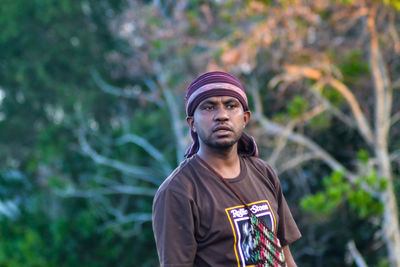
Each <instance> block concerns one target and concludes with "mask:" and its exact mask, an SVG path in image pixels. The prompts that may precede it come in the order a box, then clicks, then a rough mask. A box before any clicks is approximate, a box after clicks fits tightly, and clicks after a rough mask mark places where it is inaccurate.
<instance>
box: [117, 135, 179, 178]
mask: <svg viewBox="0 0 400 267" xmlns="http://www.w3.org/2000/svg"><path fill="white" fill-rule="evenodd" d="M126 143H134V144H136V145H138V146H140V147H141V148H143V149H144V150H145V151H146V152H147V153H148V154H149V155H150V156H152V157H153V158H154V159H155V160H157V161H158V162H159V163H160V164H161V165H162V166H163V169H164V174H165V175H169V174H170V173H171V171H172V168H171V166H170V165H169V164H168V162H167V160H166V159H165V157H164V155H163V154H162V153H161V152H160V151H159V150H158V149H157V148H155V147H154V146H153V145H151V144H150V143H149V142H148V141H147V140H146V139H144V138H143V137H140V136H138V135H135V134H132V133H131V134H125V135H123V136H122V137H120V138H118V139H117V140H116V144H117V145H124V144H126Z"/></svg>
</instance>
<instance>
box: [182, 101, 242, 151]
mask: <svg viewBox="0 0 400 267" xmlns="http://www.w3.org/2000/svg"><path fill="white" fill-rule="evenodd" d="M249 119H250V112H249V111H244V110H243V106H242V104H240V102H239V100H238V99H236V98H234V97H231V96H215V97H209V98H207V99H205V100H203V101H202V102H201V103H200V104H199V105H198V106H197V108H196V110H195V112H194V115H193V117H188V118H187V121H188V123H189V125H190V127H191V129H192V130H193V131H194V132H196V133H197V134H198V136H199V141H200V145H206V146H208V147H210V148H217V149H227V148H231V147H232V146H233V145H235V144H236V143H237V141H238V140H239V139H240V137H241V136H242V133H243V130H244V128H245V126H246V124H247V122H248V121H249Z"/></svg>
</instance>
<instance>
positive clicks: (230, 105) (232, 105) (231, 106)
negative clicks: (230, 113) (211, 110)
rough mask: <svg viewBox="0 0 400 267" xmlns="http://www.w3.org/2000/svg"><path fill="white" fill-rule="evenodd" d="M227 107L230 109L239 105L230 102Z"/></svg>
mask: <svg viewBox="0 0 400 267" xmlns="http://www.w3.org/2000/svg"><path fill="white" fill-rule="evenodd" d="M226 107H227V108H228V109H234V108H236V107H237V105H236V104H228V105H226Z"/></svg>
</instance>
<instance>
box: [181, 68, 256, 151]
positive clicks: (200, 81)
mask: <svg viewBox="0 0 400 267" xmlns="http://www.w3.org/2000/svg"><path fill="white" fill-rule="evenodd" d="M213 96H232V97H235V98H237V99H238V100H239V102H240V103H241V104H242V106H243V109H244V110H245V111H248V110H249V108H248V102H247V96H246V92H245V90H244V88H243V86H242V84H241V83H240V81H239V80H238V79H237V78H235V77H234V76H232V75H231V74H229V73H226V72H222V71H212V72H207V73H204V74H203V75H200V76H199V77H197V79H195V80H194V81H193V82H192V83H191V84H190V85H189V87H188V88H187V89H186V114H187V116H188V117H192V116H193V114H194V111H195V110H196V108H197V106H198V105H199V104H200V103H201V102H202V101H203V100H204V99H206V98H209V97H213ZM190 135H191V136H192V144H191V145H190V147H189V149H188V150H187V151H186V153H185V157H186V158H189V157H191V156H192V155H194V154H196V153H197V151H198V150H199V146H200V144H199V138H198V136H197V133H195V132H193V131H190ZM238 153H239V154H241V155H244V156H258V149H257V145H256V142H255V141H254V138H253V137H252V136H249V135H247V134H246V133H243V135H242V137H241V138H240V139H239V141H238Z"/></svg>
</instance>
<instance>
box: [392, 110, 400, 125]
mask: <svg viewBox="0 0 400 267" xmlns="http://www.w3.org/2000/svg"><path fill="white" fill-rule="evenodd" d="M399 120H400V112H396V113H395V114H394V115H393V116H392V117H391V118H390V126H393V125H395V124H396V123H397V122H398V121H399Z"/></svg>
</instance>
